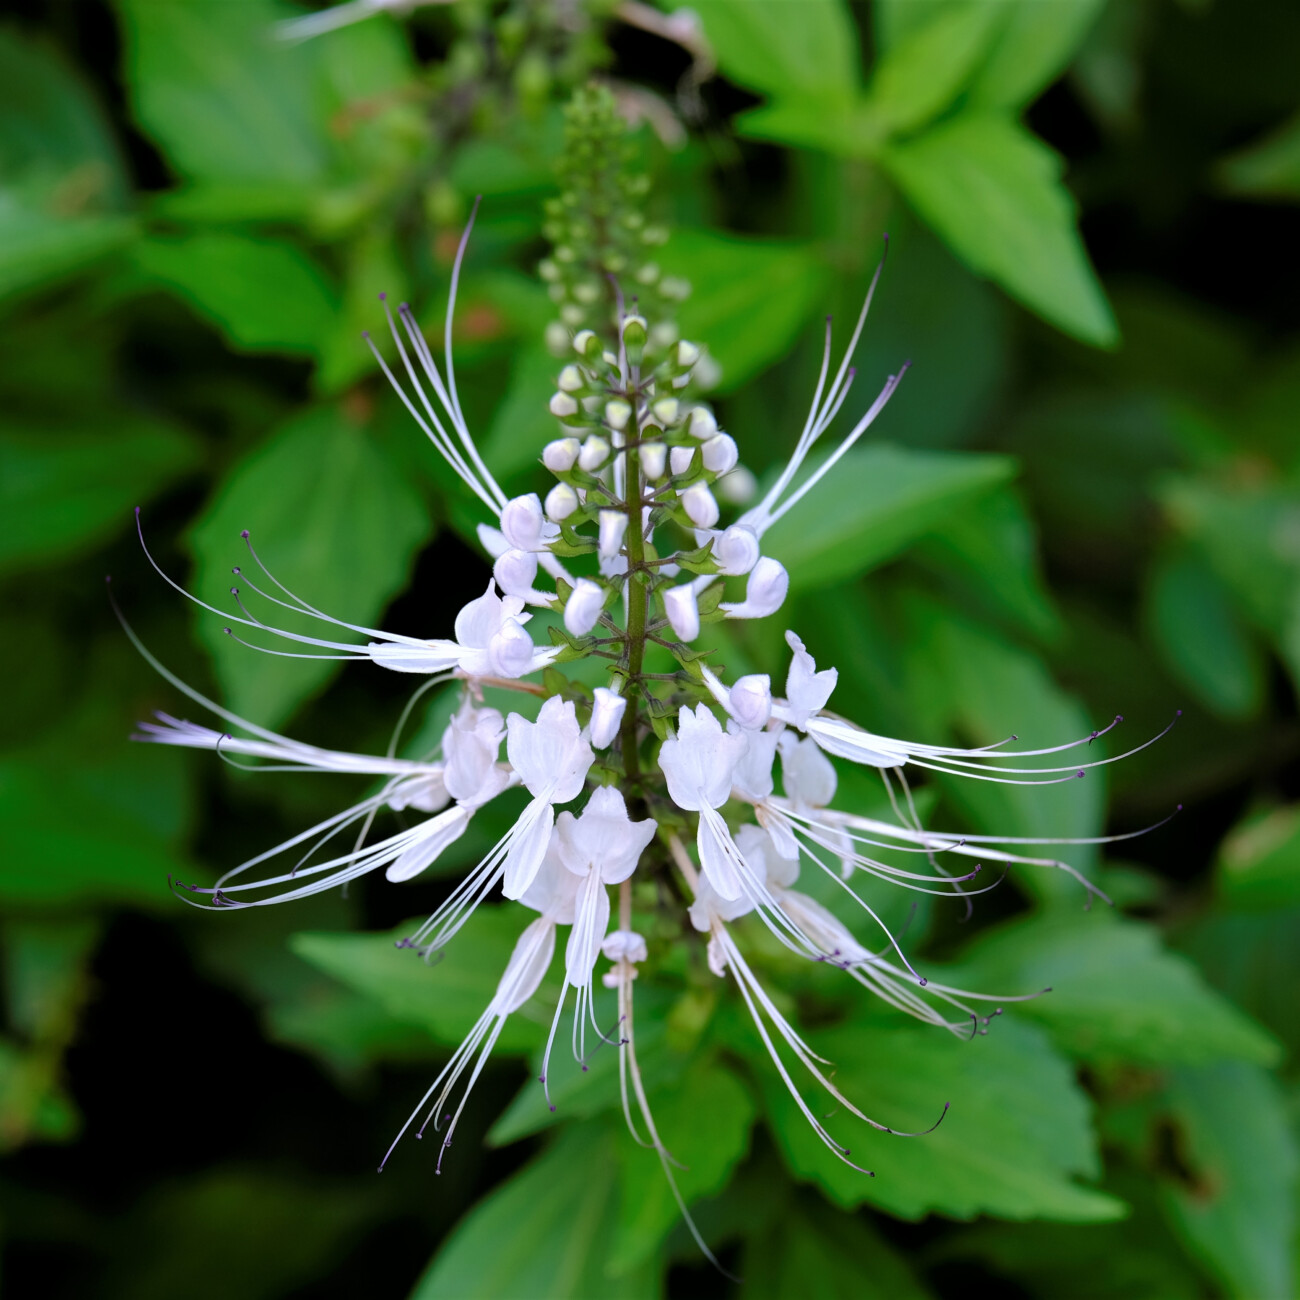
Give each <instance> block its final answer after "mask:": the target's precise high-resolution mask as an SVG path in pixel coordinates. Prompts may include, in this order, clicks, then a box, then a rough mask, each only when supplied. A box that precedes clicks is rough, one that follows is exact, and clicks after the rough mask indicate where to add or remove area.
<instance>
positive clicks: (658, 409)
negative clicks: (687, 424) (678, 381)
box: [651, 397, 681, 424]
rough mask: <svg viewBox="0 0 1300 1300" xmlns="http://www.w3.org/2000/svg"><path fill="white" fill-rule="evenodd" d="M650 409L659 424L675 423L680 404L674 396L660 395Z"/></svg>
mask: <svg viewBox="0 0 1300 1300" xmlns="http://www.w3.org/2000/svg"><path fill="white" fill-rule="evenodd" d="M651 409H652V410H653V411H654V416H655V419H656V420H658V421H659V423H660V424H676V422H677V416H678V413H679V412H680V410H681V405H680V403H679V402H678V401H677V399H676V398H675V397H661V398H660V399H659V400H658V401H657V402H656V403H655V404H654V406H653V407H652V408H651Z"/></svg>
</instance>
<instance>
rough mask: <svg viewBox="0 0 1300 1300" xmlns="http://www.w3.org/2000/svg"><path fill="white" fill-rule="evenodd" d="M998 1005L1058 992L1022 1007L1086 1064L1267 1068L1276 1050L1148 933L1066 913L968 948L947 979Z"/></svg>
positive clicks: (1020, 924)
mask: <svg viewBox="0 0 1300 1300" xmlns="http://www.w3.org/2000/svg"><path fill="white" fill-rule="evenodd" d="M942 978H943V982H944V983H956V984H958V985H959V986H960V987H962V988H968V989H971V990H972V991H978V992H988V993H993V994H997V995H999V996H1003V995H1007V994H1022V993H1034V992H1037V991H1038V990H1039V989H1043V988H1050V989H1051V992H1050V993H1045V994H1044V995H1043V996H1042V997H1039V998H1035V999H1034V1000H1033V1001H1030V1002H1024V1003H1019V1004H1017V1005H1016V1006H1015V1007H1014V1009H1012V1008H1008V1009H1009V1010H1012V1013H1013V1014H1014V1015H1016V1016H1017V1017H1018V1018H1021V1019H1026V1020H1035V1021H1038V1022H1039V1023H1040V1024H1041V1025H1042V1026H1043V1027H1044V1028H1045V1029H1046V1030H1047V1032H1048V1033H1049V1034H1051V1036H1052V1040H1053V1041H1054V1042H1055V1043H1056V1045H1057V1046H1058V1047H1059V1048H1061V1050H1062V1051H1065V1052H1067V1053H1069V1054H1070V1055H1071V1056H1073V1057H1076V1058H1078V1059H1081V1060H1085V1061H1131V1062H1134V1063H1137V1064H1142V1065H1191V1064H1199V1063H1201V1062H1205V1061H1213V1060H1221V1059H1223V1058H1225V1057H1238V1058H1242V1059H1245V1060H1250V1061H1254V1062H1256V1063H1258V1064H1262V1065H1268V1064H1271V1063H1273V1062H1274V1061H1276V1060H1277V1057H1278V1048H1277V1044H1276V1043H1275V1042H1274V1041H1273V1040H1272V1039H1271V1038H1270V1037H1269V1036H1268V1035H1267V1034H1265V1033H1264V1031H1263V1030H1261V1029H1260V1028H1258V1026H1256V1025H1255V1024H1253V1023H1252V1022H1251V1021H1250V1020H1248V1019H1247V1018H1246V1017H1245V1016H1243V1015H1242V1014H1241V1012H1239V1011H1238V1010H1237V1009H1236V1008H1235V1007H1234V1006H1233V1005H1232V1004H1231V1003H1230V1002H1228V1001H1227V1000H1226V999H1225V998H1223V997H1221V996H1220V995H1219V994H1217V993H1215V992H1214V991H1213V990H1212V989H1211V988H1209V987H1208V986H1207V985H1206V984H1205V983H1204V981H1203V980H1202V978H1201V976H1200V975H1199V973H1198V972H1197V970H1196V968H1195V967H1194V966H1193V965H1192V964H1191V962H1189V961H1188V960H1187V958H1185V957H1183V956H1181V955H1179V954H1177V953H1173V952H1169V951H1167V950H1166V949H1164V948H1163V947H1162V946H1161V943H1160V937H1159V934H1158V933H1157V931H1155V930H1154V929H1153V928H1151V927H1150V926H1146V925H1139V924H1137V923H1134V922H1130V921H1123V920H1117V919H1115V918H1113V917H1112V916H1111V915H1110V914H1109V913H1104V912H1101V911H1098V910H1094V911H1093V913H1092V914H1091V915H1087V916H1083V915H1079V914H1077V913H1076V914H1074V915H1071V914H1070V913H1068V912H1058V913H1057V914H1055V915H1053V916H1046V917H1033V918H1031V919H1029V920H1025V921H1013V922H1011V923H1009V924H1007V925H1003V926H999V927H998V928H996V929H994V930H991V931H989V932H988V933H987V934H984V935H981V936H980V938H979V939H978V940H977V941H976V942H975V944H974V945H972V946H971V947H970V948H968V949H967V950H966V951H965V953H964V954H963V956H962V961H961V965H960V968H959V970H957V971H951V972H948V973H947V974H945V975H944V976H943V977H942Z"/></svg>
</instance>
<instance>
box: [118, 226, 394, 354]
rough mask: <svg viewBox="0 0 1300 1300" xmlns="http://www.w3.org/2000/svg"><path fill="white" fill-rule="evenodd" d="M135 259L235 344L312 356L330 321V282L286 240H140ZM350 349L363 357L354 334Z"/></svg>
mask: <svg viewBox="0 0 1300 1300" xmlns="http://www.w3.org/2000/svg"><path fill="white" fill-rule="evenodd" d="M135 258H136V263H137V265H138V266H139V268H140V270H141V271H143V272H144V274H145V275H146V276H147V277H148V278H149V279H151V280H154V281H157V282H158V283H160V284H163V285H166V286H167V288H169V289H170V290H172V292H174V293H175V294H176V295H177V297H179V298H180V299H181V300H182V301H183V302H186V303H188V304H189V305H190V306H191V307H192V308H193V309H194V310H195V312H196V313H197V314H198V315H200V316H202V317H203V318H204V319H206V320H209V321H211V322H212V323H213V324H214V325H216V326H217V327H218V328H219V329H220V330H221V333H222V335H223V336H224V337H225V338H226V339H227V341H228V342H229V343H230V344H231V345H232V346H234V347H236V348H244V349H248V350H250V351H254V352H259V351H268V352H287V353H291V354H297V355H313V354H315V353H316V352H317V351H318V350H319V347H320V344H321V341H322V339H323V338H324V336H325V335H326V334H327V333H328V332H329V331H330V330H331V329H332V328H333V327H334V321H335V315H336V313H337V311H338V301H337V297H336V294H335V291H334V288H333V286H332V285H331V284H330V283H329V280H328V277H327V276H326V275H325V273H324V271H322V270H321V268H320V267H318V266H317V265H316V264H315V263H314V262H313V261H312V260H311V258H309V257H308V256H307V254H306V253H304V252H303V251H302V249H300V248H297V247H296V246H295V245H293V244H289V243H285V242H283V241H279V240H270V239H262V238H254V237H252V236H249V235H237V234H218V233H211V234H198V235H188V236H184V237H181V238H168V239H164V238H153V239H147V240H143V241H141V242H140V243H139V244H138V245H137V246H136V249H135ZM357 348H358V351H365V352H366V355H367V356H369V352H368V350H366V349H365V345H364V344H363V343H362V342H361V341H360V339H358V340H357Z"/></svg>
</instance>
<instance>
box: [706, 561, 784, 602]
mask: <svg viewBox="0 0 1300 1300" xmlns="http://www.w3.org/2000/svg"><path fill="white" fill-rule="evenodd" d="M789 590H790V575H789V574H788V573H787V572H786V571H785V565H783V564H782V563H781V562H780V561H779V560H774V559H772V557H771V556H770V555H764V556H761V557H760V558H759V559H758V561H757V562H756V563H755V565H754V567H753V569H752V570H751V571H750V574H749V582H748V583H747V585H746V587H745V599H744V600H743V601H740V602H739V603H731V604H728V603H727V602H726V601H724V602H723V603H722V605H721V606H720V608H721V609H722V610H723V612H724V613H725V614H726V616H727V617H728V618H769V617H771V615H773V614H775V613H776V611H777V610H778V609H780V608H781V606H782V605H784V604H785V597H786V592H788V591H789Z"/></svg>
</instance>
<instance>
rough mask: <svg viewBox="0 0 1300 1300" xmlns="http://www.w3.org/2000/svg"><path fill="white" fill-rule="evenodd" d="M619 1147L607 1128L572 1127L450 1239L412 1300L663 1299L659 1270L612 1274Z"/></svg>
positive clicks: (479, 1207)
mask: <svg viewBox="0 0 1300 1300" xmlns="http://www.w3.org/2000/svg"><path fill="white" fill-rule="evenodd" d="M616 1167H617V1166H616V1162H615V1159H614V1152H613V1143H612V1141H611V1139H610V1136H609V1134H608V1133H607V1132H606V1130H605V1129H604V1128H602V1127H601V1126H599V1125H595V1124H579V1125H576V1126H575V1127H573V1128H570V1129H567V1130H565V1131H564V1133H562V1134H561V1135H560V1137H559V1138H558V1139H557V1140H556V1141H555V1142H554V1143H553V1144H552V1145H551V1146H550V1147H548V1148H547V1149H546V1151H545V1152H543V1154H542V1155H541V1156H539V1157H538V1158H537V1159H536V1160H534V1161H533V1162H532V1163H531V1164H530V1165H528V1166H526V1167H525V1168H524V1169H523V1170H522V1171H521V1172H520V1173H518V1174H516V1175H515V1176H514V1177H513V1178H511V1179H510V1180H509V1181H508V1182H505V1183H503V1184H501V1185H499V1186H498V1187H497V1188H496V1189H495V1190H494V1191H492V1192H491V1193H490V1194H489V1195H488V1196H487V1197H486V1198H485V1199H484V1200H482V1201H480V1202H479V1204H478V1205H476V1206H475V1207H474V1208H473V1209H472V1210H471V1211H470V1212H469V1213H468V1214H467V1215H466V1216H465V1218H463V1219H462V1220H461V1221H460V1223H459V1224H458V1225H457V1226H456V1228H455V1229H454V1230H453V1231H452V1234H451V1236H450V1237H449V1238H448V1239H447V1241H446V1244H445V1245H444V1246H443V1247H442V1249H441V1250H440V1251H439V1252H438V1254H437V1255H436V1256H435V1258H434V1260H433V1263H432V1264H431V1265H430V1266H429V1269H428V1271H427V1272H426V1273H425V1275H424V1276H423V1277H422V1278H421V1279H420V1281H419V1283H418V1284H417V1285H416V1288H415V1290H414V1292H412V1295H411V1300H450V1298H451V1297H461V1296H464V1297H470V1296H473V1297H474V1300H575V1298H576V1297H587V1296H592V1297H596V1296H606V1295H617V1296H618V1297H619V1300H650V1298H651V1297H652V1296H657V1295H658V1279H657V1272H658V1270H657V1269H655V1268H653V1267H652V1268H648V1269H645V1270H642V1271H639V1272H638V1273H636V1274H633V1275H630V1276H624V1277H622V1278H620V1279H619V1281H618V1283H617V1285H616V1289H615V1284H613V1283H611V1282H610V1281H609V1279H608V1277H607V1274H606V1267H605V1264H606V1250H607V1248H608V1243H609V1239H610V1233H611V1232H612V1230H613V1225H614V1219H615V1215H616V1213H617V1207H618V1202H617V1192H618V1184H617V1177H616Z"/></svg>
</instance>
